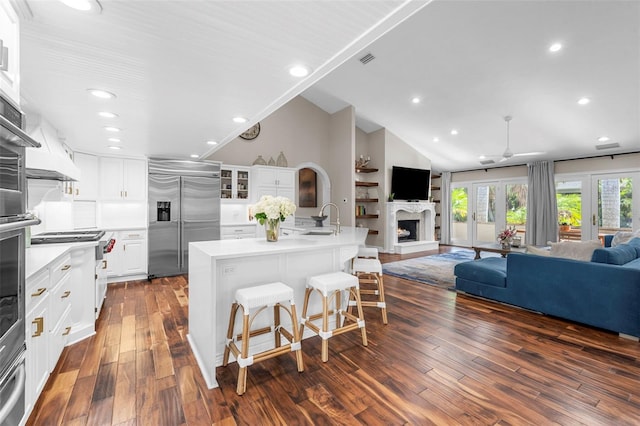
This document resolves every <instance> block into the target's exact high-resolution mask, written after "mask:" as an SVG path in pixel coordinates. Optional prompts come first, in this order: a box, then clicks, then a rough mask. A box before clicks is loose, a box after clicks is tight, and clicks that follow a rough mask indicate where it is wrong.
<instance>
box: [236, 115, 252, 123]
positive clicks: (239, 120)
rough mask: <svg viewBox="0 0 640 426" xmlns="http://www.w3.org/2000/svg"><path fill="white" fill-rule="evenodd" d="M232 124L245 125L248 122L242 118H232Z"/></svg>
mask: <svg viewBox="0 0 640 426" xmlns="http://www.w3.org/2000/svg"><path fill="white" fill-rule="evenodd" d="M233 121H234V123H246V122H247V121H248V120H247V119H246V118H244V117H240V116H238V117H233Z"/></svg>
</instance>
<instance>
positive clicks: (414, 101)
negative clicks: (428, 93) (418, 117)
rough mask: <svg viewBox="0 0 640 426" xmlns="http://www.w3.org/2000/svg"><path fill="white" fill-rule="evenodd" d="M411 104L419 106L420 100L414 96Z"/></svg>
mask: <svg viewBox="0 0 640 426" xmlns="http://www.w3.org/2000/svg"><path fill="white" fill-rule="evenodd" d="M411 103H413V104H419V103H420V98H419V97H417V96H415V97H413V98H411Z"/></svg>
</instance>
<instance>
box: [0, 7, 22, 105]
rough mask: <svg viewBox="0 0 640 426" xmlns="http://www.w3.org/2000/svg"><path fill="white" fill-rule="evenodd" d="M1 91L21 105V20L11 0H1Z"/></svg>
mask: <svg viewBox="0 0 640 426" xmlns="http://www.w3.org/2000/svg"><path fill="white" fill-rule="evenodd" d="M0 45H1V47H2V48H1V49H0V92H2V93H3V94H4V96H5V97H7V98H9V99H10V100H11V101H13V102H14V103H15V104H16V106H20V22H19V21H18V15H17V14H16V12H15V10H14V9H13V7H12V6H11V4H10V3H9V0H0Z"/></svg>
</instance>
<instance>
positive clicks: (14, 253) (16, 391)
mask: <svg viewBox="0 0 640 426" xmlns="http://www.w3.org/2000/svg"><path fill="white" fill-rule="evenodd" d="M21 127H22V113H21V112H20V111H19V110H18V109H17V108H15V106H13V105H12V104H11V103H10V102H8V101H7V100H5V99H3V98H1V97H0V426H5V425H16V424H18V422H19V421H20V420H21V419H22V416H23V414H24V409H25V407H24V357H25V325H24V315H25V312H24V289H25V276H24V275H25V272H24V267H25V230H26V228H27V227H28V226H31V225H36V224H38V223H40V221H39V220H37V219H33V218H31V217H29V215H28V214H27V213H26V203H27V178H26V174H25V173H26V172H25V159H24V157H25V147H27V146H33V147H39V146H40V144H38V143H37V142H35V141H34V140H33V139H31V138H30V137H29V136H28V135H26V134H25V133H24V132H23V131H22V128H21Z"/></svg>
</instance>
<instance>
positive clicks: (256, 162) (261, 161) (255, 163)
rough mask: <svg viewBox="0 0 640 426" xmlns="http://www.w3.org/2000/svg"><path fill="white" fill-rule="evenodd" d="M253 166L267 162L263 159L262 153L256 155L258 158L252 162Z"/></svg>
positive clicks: (264, 164)
mask: <svg viewBox="0 0 640 426" xmlns="http://www.w3.org/2000/svg"><path fill="white" fill-rule="evenodd" d="M253 165H254V166H266V165H267V162H266V161H264V158H262V155H258V158H256V159H255V161H254V162H253Z"/></svg>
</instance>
